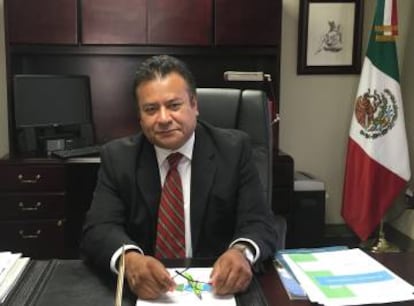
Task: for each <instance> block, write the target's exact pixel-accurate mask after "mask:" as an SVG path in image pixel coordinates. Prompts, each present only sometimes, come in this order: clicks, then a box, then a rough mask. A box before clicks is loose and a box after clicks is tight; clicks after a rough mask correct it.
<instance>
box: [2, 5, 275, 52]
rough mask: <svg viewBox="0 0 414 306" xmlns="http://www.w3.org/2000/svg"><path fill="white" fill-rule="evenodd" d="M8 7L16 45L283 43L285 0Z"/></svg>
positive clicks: (253, 44) (11, 34)
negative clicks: (282, 16) (281, 33)
mask: <svg viewBox="0 0 414 306" xmlns="http://www.w3.org/2000/svg"><path fill="white" fill-rule="evenodd" d="M5 3H6V12H7V13H6V17H7V23H8V32H9V41H10V43H12V44H78V43H80V44H81V45H82V44H83V45H153V46H158V45H164V46H214V45H217V46H277V45H278V44H279V42H280V29H281V11H282V1H281V0H255V1H240V0H118V1H113V0H93V1H90V0H38V1H25V0H8V1H5ZM78 3H79V5H80V8H79V9H78ZM78 11H79V12H80V16H78ZM78 24H79V26H80V28H79V29H78ZM78 32H79V33H80V37H78Z"/></svg>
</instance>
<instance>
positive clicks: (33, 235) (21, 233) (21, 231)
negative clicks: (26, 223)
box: [19, 229, 42, 239]
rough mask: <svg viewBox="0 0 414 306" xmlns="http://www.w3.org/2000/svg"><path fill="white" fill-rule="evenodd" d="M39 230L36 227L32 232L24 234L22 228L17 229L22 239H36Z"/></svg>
mask: <svg viewBox="0 0 414 306" xmlns="http://www.w3.org/2000/svg"><path fill="white" fill-rule="evenodd" d="M41 232H42V231H41V230H40V229H38V230H37V231H36V232H34V233H30V234H25V233H24V230H19V234H20V237H22V238H23V239H37V238H39V236H40V233H41Z"/></svg>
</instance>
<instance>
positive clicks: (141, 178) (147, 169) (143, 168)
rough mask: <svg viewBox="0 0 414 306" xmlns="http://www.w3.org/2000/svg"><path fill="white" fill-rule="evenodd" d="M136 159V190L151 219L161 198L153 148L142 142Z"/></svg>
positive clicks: (146, 142)
mask: <svg viewBox="0 0 414 306" xmlns="http://www.w3.org/2000/svg"><path fill="white" fill-rule="evenodd" d="M137 159H138V160H137V170H136V171H137V188H138V189H139V190H140V193H141V195H142V197H143V198H144V200H145V205H146V206H147V208H148V211H149V212H150V214H151V217H156V216H157V211H158V205H159V202H160V196H161V183H160V174H159V171H158V163H157V159H156V156H155V152H154V147H153V146H152V145H151V144H150V143H149V142H148V141H146V140H144V141H143V144H142V147H141V150H140V153H138V154H137Z"/></svg>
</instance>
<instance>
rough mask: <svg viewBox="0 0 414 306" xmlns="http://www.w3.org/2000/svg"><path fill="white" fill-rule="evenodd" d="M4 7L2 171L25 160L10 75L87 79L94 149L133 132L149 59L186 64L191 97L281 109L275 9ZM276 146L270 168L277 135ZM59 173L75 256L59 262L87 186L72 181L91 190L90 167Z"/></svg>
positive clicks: (174, 0)
mask: <svg viewBox="0 0 414 306" xmlns="http://www.w3.org/2000/svg"><path fill="white" fill-rule="evenodd" d="M4 6H5V10H4V11H5V28H6V60H7V84H8V85H7V86H8V109H9V119H10V120H9V124H10V128H9V139H10V149H11V150H10V157H9V160H8V161H7V160H6V161H4V162H3V164H0V168H1V167H2V165H4V164H8V162H10V163H13V165H16V163H19V162H16V158H22V156H19V155H20V154H19V152H18V150H17V139H16V127H15V124H14V107H13V103H14V102H13V90H12V88H13V87H12V80H13V76H14V75H15V74H71V75H76V74H81V75H88V76H89V77H90V82H91V99H92V112H93V120H94V125H95V134H96V142H97V143H98V144H102V143H105V142H107V141H109V140H111V139H114V138H117V137H121V136H124V135H128V134H132V133H135V132H137V131H138V122H137V117H136V109H135V102H134V98H133V94H132V93H133V89H132V82H133V78H134V73H135V69H136V67H137V66H138V64H139V63H140V62H142V61H143V60H144V59H146V58H147V57H148V56H151V55H155V54H170V55H174V56H177V57H178V58H181V59H183V60H184V61H186V62H187V63H188V65H189V67H190V69H191V70H192V71H193V72H194V74H195V77H196V80H197V86H198V87H237V88H257V89H265V90H266V91H268V92H274V95H275V97H274V98H275V102H276V109H279V103H278V102H279V99H278V98H279V73H280V45H281V41H280V37H281V13H282V0H255V1H240V0H168V1H165V0H117V1H113V0H93V1H89V0H37V1H26V0H5V1H4ZM227 70H239V71H263V72H265V73H268V74H271V76H272V79H273V80H272V82H271V83H270V84H265V83H262V82H257V83H256V82H226V81H224V78H223V73H224V71H227ZM269 85H270V86H271V87H272V88H271V90H270V87H269ZM273 138H274V148H275V161H276V162H277V160H278V158H277V157H278V126H277V125H275V129H274V135H273ZM20 160H21V161H20V162H25V163H26V167H30V165H35V166H36V167H38V166H39V165H40V166H41V164H42V160H43V161H44V162H45V163H50V160H49V159H48V158H45V159H42V158H40V159H36V162H32V163H30V162H28V161H27V160H25V159H23V160H22V159H20ZM52 165H55V166H56V167H61V166H62V163H59V162H57V163H56V162H55V163H53V162H52ZM291 166H292V167H293V164H292V165H291ZM16 167H17V166H16ZM63 168H64V169H65V175H66V176H65V177H66V179H65V180H64V184H65V186H62V188H61V190H62V191H65V200H64V203H65V209H64V212H65V213H64V214H63V215H60V216H59V218H62V219H63V220H64V224H65V233H66V234H65V247H68V246H69V249H71V250H72V251H70V252H67V253H65V254H66V255H67V256H69V257H73V256H74V257H76V247H77V243H78V240H79V235H80V224H81V223H82V220H83V219H82V218H83V217H82V214H84V212H85V211H86V209H87V205H88V204H87V203H88V202H89V201H90V197H91V192H92V191H91V190H92V189H93V185H94V184H93V182H92V185H91V186H90V188H88V190H87V191H86V192H83V193H81V192H82V191H81V187H80V185H79V184H75V183H76V182H77V180H76V179H73V177H76V174H79V175H82V176H83V177H88V178H89V180H92V181H93V180H94V178H95V177H96V171H97V166H96V164H94V163H84V164H82V163H80V164H74V163H71V162H66V163H63ZM0 171H2V170H1V169H0ZM292 171H293V170H292ZM288 176H289V175H288ZM289 184H290V183H289ZM289 184H288V185H289ZM282 185H283V184H282ZM283 186H285V185H283ZM276 187H277V186H276ZM278 192H279V190H278ZM289 192H290V191H289ZM278 201H279V200H278ZM79 203H83V204H82V205H81V206H79ZM85 203H86V204H85ZM0 209H1V208H0ZM0 248H1V244H0ZM74 250H75V251H74ZM50 254H51V255H53V252H50ZM29 255H30V254H29ZM43 255H44V254H43ZM46 255H47V254H46Z"/></svg>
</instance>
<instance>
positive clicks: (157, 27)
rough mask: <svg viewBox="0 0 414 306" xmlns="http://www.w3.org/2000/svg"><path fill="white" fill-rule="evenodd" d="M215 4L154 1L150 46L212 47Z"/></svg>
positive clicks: (150, 9)
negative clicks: (213, 8) (213, 7)
mask: <svg viewBox="0 0 414 306" xmlns="http://www.w3.org/2000/svg"><path fill="white" fill-rule="evenodd" d="M212 6H213V1H212V0H152V1H149V7H148V43H149V44H154V45H160V44H161V45H199V46H202V45H204V46H207V45H210V44H211V43H212V34H213V28H212V13H213V11H212Z"/></svg>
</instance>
